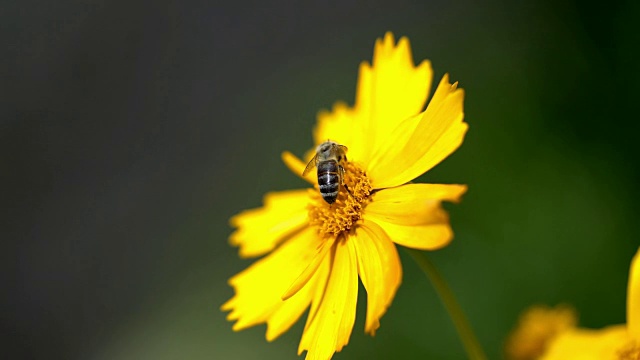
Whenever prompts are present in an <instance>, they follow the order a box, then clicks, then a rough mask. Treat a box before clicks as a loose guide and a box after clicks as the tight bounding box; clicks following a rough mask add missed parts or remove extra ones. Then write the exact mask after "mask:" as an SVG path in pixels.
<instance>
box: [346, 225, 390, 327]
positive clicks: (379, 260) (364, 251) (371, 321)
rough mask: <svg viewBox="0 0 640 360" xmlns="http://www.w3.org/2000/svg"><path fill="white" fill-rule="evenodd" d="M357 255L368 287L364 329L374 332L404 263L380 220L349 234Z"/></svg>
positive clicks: (365, 285)
mask: <svg viewBox="0 0 640 360" xmlns="http://www.w3.org/2000/svg"><path fill="white" fill-rule="evenodd" d="M349 241H350V242H351V241H352V242H353V243H354V245H355V249H356V254H357V255H358V274H359V275H360V280H362V284H363V285H364V288H365V290H367V319H366V322H365V326H364V329H365V332H366V333H368V334H370V335H371V336H373V335H375V332H376V330H377V329H378V328H379V327H380V318H381V317H382V315H384V313H385V312H386V311H387V308H388V307H389V305H391V302H392V301H393V298H394V297H395V295H396V291H397V290H398V287H399V286H400V283H401V282H402V264H401V263H400V257H399V256H398V251H397V250H396V246H395V245H394V244H393V242H391V240H390V239H389V237H388V236H387V234H386V233H385V232H384V230H382V229H381V228H380V227H379V226H378V225H377V224H375V223H373V222H366V221H365V222H364V223H363V224H362V225H361V226H359V227H358V228H357V229H356V234H355V235H353V236H350V237H349Z"/></svg>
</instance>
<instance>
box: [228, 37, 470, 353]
mask: <svg viewBox="0 0 640 360" xmlns="http://www.w3.org/2000/svg"><path fill="white" fill-rule="evenodd" d="M432 77H433V73H432V70H431V64H430V63H429V62H428V61H426V60H425V61H423V62H422V63H421V64H420V65H419V66H417V67H416V66H414V64H413V59H412V56H411V49H410V46H409V41H408V40H407V39H406V38H401V39H400V40H399V41H398V43H397V44H396V43H395V40H394V38H393V35H392V34H391V33H387V34H386V35H385V36H384V38H383V39H378V40H377V41H376V44H375V49H374V55H373V63H372V65H370V64H368V63H367V62H363V63H362V64H361V65H360V73H359V78H358V88H357V93H356V102H355V105H354V106H353V107H349V106H347V105H345V104H344V103H337V104H336V105H335V106H334V108H333V110H332V111H327V112H321V113H320V114H319V115H318V124H317V126H316V128H315V129H314V138H315V143H316V145H318V144H321V143H323V142H325V141H327V139H331V140H332V141H335V142H336V143H338V144H341V145H344V146H346V147H347V148H348V153H347V156H348V159H349V160H348V161H345V162H343V165H344V176H343V186H340V187H339V193H338V195H337V200H336V201H335V202H334V203H333V204H329V203H327V202H326V201H324V200H323V199H322V197H321V195H320V192H319V188H318V185H317V178H316V176H315V174H314V173H313V172H312V173H311V174H308V176H304V177H303V178H304V179H305V180H307V181H308V182H309V183H310V184H312V185H314V188H313V189H311V188H309V189H304V190H290V191H282V192H275V193H269V194H267V195H266V196H265V199H264V206H263V207H261V208H258V209H252V210H247V211H244V212H241V213H240V214H238V215H236V216H234V217H233V218H232V219H231V224H232V225H233V226H234V227H236V228H237V230H236V231H235V232H234V233H233V234H232V235H231V237H230V242H231V244H233V245H236V246H239V247H240V249H239V253H240V256H242V257H257V256H261V255H265V254H268V255H267V256H265V257H263V258H262V259H260V260H258V261H257V262H255V263H254V264H253V265H251V266H250V267H249V268H247V269H246V270H244V271H242V272H240V273H239V274H237V275H235V276H233V277H232V278H231V279H230V280H229V284H230V285H231V286H233V288H234V289H235V296H234V297H233V298H231V299H230V300H229V301H227V302H226V303H225V304H224V305H222V310H224V311H229V310H230V311H231V312H230V313H229V314H228V316H227V319H228V320H237V321H236V323H235V324H234V326H233V329H234V330H242V329H245V328H247V327H250V326H254V325H257V324H261V323H266V324H267V332H266V338H267V340H268V341H272V340H274V339H275V338H277V337H278V336H280V335H281V334H283V333H284V332H286V331H287V330H288V329H289V328H290V327H291V326H292V325H293V324H294V323H295V322H296V321H297V320H298V318H299V317H300V316H301V315H302V313H303V312H304V311H305V310H306V309H307V308H308V307H309V306H310V307H311V309H310V311H309V315H308V317H307V322H306V325H305V327H304V332H303V334H302V339H301V340H300V344H299V347H298V354H301V353H302V352H303V351H305V350H306V351H307V359H328V358H331V357H332V356H333V354H334V353H335V352H336V351H340V350H341V349H342V348H343V347H344V346H345V345H347V343H348V341H349V337H350V335H351V331H352V328H353V324H354V321H355V313H356V301H357V293H358V276H359V277H360V280H361V281H362V283H363V285H364V287H365V289H366V291H367V313H366V320H365V331H366V332H367V333H369V334H371V335H374V333H375V331H376V329H378V328H379V326H380V318H381V317H382V316H383V315H384V313H385V312H386V309H387V308H388V307H389V305H390V304H391V302H392V300H393V298H394V296H395V293H396V290H397V289H398V287H399V285H400V282H401V280H402V267H401V264H400V259H399V257H398V253H397V250H396V247H395V245H394V243H396V244H399V245H403V246H407V247H411V248H416V249H424V250H434V249H438V248H441V247H443V246H445V245H447V244H448V243H449V242H450V241H451V239H452V237H453V233H452V231H451V227H450V225H449V220H448V216H447V213H446V212H445V211H444V209H442V207H441V202H442V201H452V202H457V201H459V199H460V197H461V196H462V194H463V193H464V192H465V191H466V189H467V187H466V186H465V185H442V184H413V183H411V184H408V182H410V181H411V180H413V179H415V178H416V177H418V176H420V175H421V174H423V173H424V172H426V171H428V170H429V169H431V168H432V167H434V166H435V165H437V164H438V163H439V162H440V161H442V160H443V159H444V158H446V157H447V156H448V155H449V154H451V153H452V152H453V151H455V150H456V149H457V148H458V147H459V146H460V144H461V143H462V140H463V138H464V135H465V133H466V131H467V124H466V123H464V122H463V107H462V103H463V98H464V92H463V91H462V90H461V89H457V83H454V84H450V83H449V81H448V75H445V76H444V77H443V79H442V81H441V82H440V84H439V86H438V87H437V89H436V91H435V94H434V96H433V98H432V99H431V101H430V102H429V105H428V107H427V108H426V110H424V111H423V109H424V106H425V103H426V101H427V98H428V94H429V90H430V88H431V81H432ZM314 154H315V152H313V151H311V152H309V153H308V154H307V156H306V158H307V160H309V159H311V157H312V156H313V155H314ZM283 160H284V162H285V164H286V165H287V166H288V167H289V168H290V169H291V170H292V171H293V172H294V174H296V175H299V176H302V173H303V170H304V169H305V165H306V162H303V161H302V160H300V159H298V158H297V157H295V156H294V155H293V154H291V153H289V152H285V153H283Z"/></svg>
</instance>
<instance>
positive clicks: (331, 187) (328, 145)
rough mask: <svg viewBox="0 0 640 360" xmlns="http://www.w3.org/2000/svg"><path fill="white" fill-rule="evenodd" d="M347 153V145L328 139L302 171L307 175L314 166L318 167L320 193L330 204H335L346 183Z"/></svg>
mask: <svg viewBox="0 0 640 360" xmlns="http://www.w3.org/2000/svg"><path fill="white" fill-rule="evenodd" d="M346 153H347V147H346V146H344V145H340V144H338V143H335V142H333V141H330V140H327V141H325V142H323V143H322V144H320V145H318V147H317V148H316V154H315V155H314V157H313V158H312V159H311V161H309V163H308V164H307V167H306V168H305V169H304V172H303V173H302V176H305V175H307V174H308V173H309V172H310V171H311V169H313V168H314V167H317V168H318V186H319V187H320V195H322V198H323V199H324V201H326V202H327V203H329V204H333V203H334V202H335V201H336V198H337V197H338V190H340V185H345V183H344V168H343V167H342V162H343V161H347V155H346ZM345 188H346V185H345ZM347 190H348V189H347Z"/></svg>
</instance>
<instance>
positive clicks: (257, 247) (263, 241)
mask: <svg viewBox="0 0 640 360" xmlns="http://www.w3.org/2000/svg"><path fill="white" fill-rule="evenodd" d="M263 201H264V206H263V207H261V208H257V209H250V210H245V211H243V212H241V213H239V214H237V215H235V216H234V217H232V218H231V221H230V222H231V225H232V226H234V227H236V228H238V229H237V230H236V231H235V232H234V233H232V234H231V236H229V242H230V243H231V244H232V245H235V246H239V247H240V251H239V252H240V256H241V257H245V258H247V257H255V256H260V255H263V254H266V253H267V252H269V251H271V250H273V248H274V247H276V246H277V245H278V244H279V243H280V242H281V241H282V240H284V239H285V238H286V237H287V236H289V235H291V234H293V233H294V232H295V231H296V230H299V229H300V228H302V227H303V226H304V225H305V224H306V223H307V221H308V219H307V213H308V212H307V204H308V202H309V195H308V192H307V190H306V189H305V190H290V191H281V192H272V193H268V194H267V195H265V197H264V200H263Z"/></svg>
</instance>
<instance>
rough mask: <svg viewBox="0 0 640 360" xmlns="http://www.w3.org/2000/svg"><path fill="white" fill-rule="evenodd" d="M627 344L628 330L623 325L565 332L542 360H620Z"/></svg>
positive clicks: (553, 343)
mask: <svg viewBox="0 0 640 360" xmlns="http://www.w3.org/2000/svg"><path fill="white" fill-rule="evenodd" d="M626 342H627V329H626V328H625V326H621V325H618V326H610V327H607V328H604V329H602V330H586V329H576V330H570V331H565V332H563V333H562V334H560V335H558V336H557V337H556V338H555V339H554V340H553V341H552V342H551V343H550V344H549V347H548V349H547V351H546V353H545V355H544V356H542V357H541V358H540V360H567V359H571V360H619V359H621V357H619V351H620V350H621V349H622V348H623V347H624V346H625V343H626Z"/></svg>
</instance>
